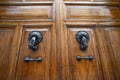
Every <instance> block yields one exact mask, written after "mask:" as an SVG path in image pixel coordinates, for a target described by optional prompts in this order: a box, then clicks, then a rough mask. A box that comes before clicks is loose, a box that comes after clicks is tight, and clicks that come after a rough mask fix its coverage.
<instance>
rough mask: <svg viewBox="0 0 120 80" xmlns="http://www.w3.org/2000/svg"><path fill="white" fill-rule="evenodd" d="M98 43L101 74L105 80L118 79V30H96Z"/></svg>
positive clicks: (119, 62) (107, 28) (119, 73)
mask: <svg viewBox="0 0 120 80" xmlns="http://www.w3.org/2000/svg"><path fill="white" fill-rule="evenodd" d="M97 34H98V41H99V44H100V45H99V47H100V48H99V49H100V56H101V61H102V67H103V74H104V76H105V79H106V80H119V79H120V70H119V66H120V58H119V57H120V28H116V27H111V28H110V27H106V28H99V29H98V32H97Z"/></svg>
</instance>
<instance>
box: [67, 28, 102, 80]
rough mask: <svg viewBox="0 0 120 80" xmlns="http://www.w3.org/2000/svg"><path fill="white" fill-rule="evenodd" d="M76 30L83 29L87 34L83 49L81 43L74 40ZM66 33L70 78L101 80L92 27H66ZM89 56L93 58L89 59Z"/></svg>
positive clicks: (72, 79) (76, 79) (71, 79)
mask: <svg viewBox="0 0 120 80" xmlns="http://www.w3.org/2000/svg"><path fill="white" fill-rule="evenodd" d="M78 31H84V32H86V33H88V34H89V41H88V47H87V49H86V50H84V51H83V50H81V48H80V46H81V45H82V43H81V44H80V43H79V42H78V41H77V40H76V34H77V32H78ZM67 34H68V37H67V38H68V55H69V64H70V80H99V79H101V80H102V79H103V77H102V73H101V66H100V64H99V63H100V59H99V54H98V50H97V46H96V40H95V33H94V29H91V28H68V33H67ZM83 35H84V34H83ZM90 56H92V57H93V60H89V58H90ZM79 57H81V58H79Z"/></svg>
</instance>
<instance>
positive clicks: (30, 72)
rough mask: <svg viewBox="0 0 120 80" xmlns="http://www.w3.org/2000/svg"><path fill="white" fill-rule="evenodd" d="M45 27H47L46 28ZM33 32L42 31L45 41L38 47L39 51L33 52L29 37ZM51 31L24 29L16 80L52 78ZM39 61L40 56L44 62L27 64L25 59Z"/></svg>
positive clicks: (44, 79) (48, 29) (33, 28)
mask: <svg viewBox="0 0 120 80" xmlns="http://www.w3.org/2000/svg"><path fill="white" fill-rule="evenodd" d="M44 27H45V26H44ZM31 31H40V32H41V33H42V36H43V40H42V41H41V43H39V45H38V50H37V51H32V50H30V49H29V47H28V37H29V34H30V32H31ZM50 55H51V29H50V26H47V27H46V28H39V27H36V28H35V27H32V28H29V27H28V28H24V31H23V34H22V42H21V48H20V53H19V60H18V65H17V73H16V75H17V76H16V80H49V78H50V69H51V67H50V62H51V57H50ZM27 56H29V57H31V58H34V59H37V58H38V57H39V56H40V57H41V58H42V62H37V61H30V62H25V61H24V59H25V57H27Z"/></svg>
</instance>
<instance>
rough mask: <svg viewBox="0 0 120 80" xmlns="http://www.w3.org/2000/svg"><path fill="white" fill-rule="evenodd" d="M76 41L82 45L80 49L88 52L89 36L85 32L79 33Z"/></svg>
mask: <svg viewBox="0 0 120 80" xmlns="http://www.w3.org/2000/svg"><path fill="white" fill-rule="evenodd" d="M76 40H77V41H78V42H79V43H80V49H81V50H82V51H86V49H87V47H88V42H89V34H88V33H87V32H85V31H78V32H77V33H76Z"/></svg>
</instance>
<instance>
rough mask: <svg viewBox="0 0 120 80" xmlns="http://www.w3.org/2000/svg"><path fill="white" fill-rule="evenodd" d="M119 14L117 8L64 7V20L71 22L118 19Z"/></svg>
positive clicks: (119, 11)
mask: <svg viewBox="0 0 120 80" xmlns="http://www.w3.org/2000/svg"><path fill="white" fill-rule="evenodd" d="M119 13H120V10H119V7H116V6H83V5H79V6H77V5H65V19H66V20H72V21H75V20H88V19H90V20H91V19H96V21H97V20H109V19H119V18H120V14H119Z"/></svg>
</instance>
